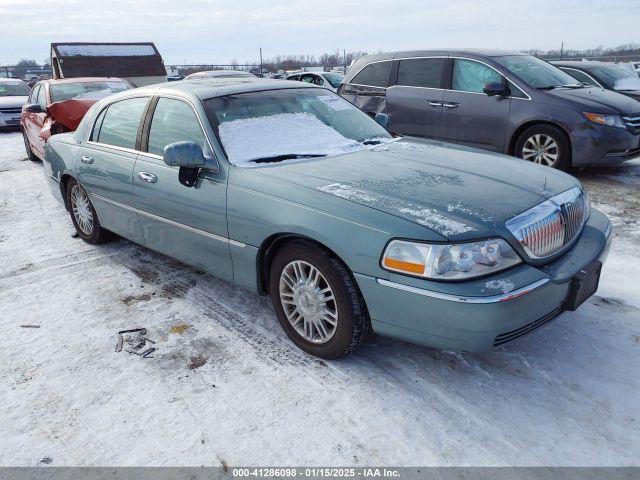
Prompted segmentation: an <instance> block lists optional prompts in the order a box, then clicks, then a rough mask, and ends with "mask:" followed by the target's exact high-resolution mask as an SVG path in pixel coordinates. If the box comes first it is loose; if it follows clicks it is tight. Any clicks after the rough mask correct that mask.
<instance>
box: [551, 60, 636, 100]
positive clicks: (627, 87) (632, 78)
mask: <svg viewBox="0 0 640 480" xmlns="http://www.w3.org/2000/svg"><path fill="white" fill-rule="evenodd" d="M551 63H553V64H554V65H555V66H556V67H558V68H560V69H561V70H563V71H565V72H567V73H568V74H569V75H571V76H572V77H574V78H576V79H577V80H579V81H581V82H583V83H586V84H587V85H593V86H596V87H599V88H604V89H605V90H613V91H614V92H620V93H622V94H623V95H626V96H628V97H631V98H633V99H634V100H640V77H638V74H637V73H636V72H635V71H634V70H627V69H625V68H622V67H619V66H618V65H616V64H615V63H608V62H592V61H584V62H551Z"/></svg>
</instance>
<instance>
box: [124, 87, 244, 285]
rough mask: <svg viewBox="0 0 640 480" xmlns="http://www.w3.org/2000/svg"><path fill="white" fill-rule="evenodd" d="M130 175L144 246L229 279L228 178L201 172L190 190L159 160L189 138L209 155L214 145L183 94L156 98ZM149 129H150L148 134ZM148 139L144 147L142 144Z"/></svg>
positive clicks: (223, 175) (204, 171) (175, 169)
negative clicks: (164, 153) (171, 147)
mask: <svg viewBox="0 0 640 480" xmlns="http://www.w3.org/2000/svg"><path fill="white" fill-rule="evenodd" d="M154 104H155V105H152V108H151V109H150V113H149V118H148V119H147V121H146V125H145V134H144V135H143V145H142V150H144V151H143V152H141V153H140V155H139V157H138V160H137V162H136V165H135V170H134V175H133V198H134V207H135V208H136V210H137V211H138V217H139V219H140V224H141V226H142V231H143V234H144V240H145V244H146V245H147V247H149V248H151V249H153V250H156V251H159V252H162V253H164V254H167V255H169V256H171V257H174V258H177V259H179V260H182V261H183V262H185V263H187V264H189V265H193V266H197V267H199V268H202V269H203V270H204V271H206V272H208V273H212V274H214V275H216V276H218V277H221V278H224V279H226V280H229V281H231V280H233V269H232V265H231V253H230V251H229V240H228V236H229V235H228V230H227V214H226V212H227V181H226V172H225V171H224V169H223V168H221V169H220V171H219V172H217V173H214V172H211V171H206V170H201V171H200V174H199V177H198V180H197V182H196V184H195V186H194V187H193V188H189V187H185V186H184V185H182V184H181V183H180V182H179V180H178V173H179V170H180V169H179V168H178V167H169V166H168V165H166V164H165V163H164V161H163V159H162V155H163V151H164V147H165V146H167V145H169V144H170V143H174V142H180V141H185V140H186V141H192V142H196V143H197V144H199V145H200V147H202V149H203V152H204V154H205V155H207V156H212V155H213V153H212V148H211V145H210V143H209V140H208V138H207V136H206V134H205V132H204V129H203V125H202V124H201V122H200V120H199V117H198V114H197V113H196V110H195V109H194V107H193V106H192V105H191V104H190V103H189V102H188V101H187V100H186V99H181V98H172V97H160V98H158V99H157V101H154ZM147 132H148V133H147ZM145 143H146V145H145Z"/></svg>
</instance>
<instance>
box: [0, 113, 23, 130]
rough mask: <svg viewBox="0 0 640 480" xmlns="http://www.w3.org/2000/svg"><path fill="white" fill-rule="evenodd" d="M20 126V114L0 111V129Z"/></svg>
mask: <svg viewBox="0 0 640 480" xmlns="http://www.w3.org/2000/svg"><path fill="white" fill-rule="evenodd" d="M19 126H20V112H17V113H5V112H1V111H0V128H6V127H13V128H17V127H19Z"/></svg>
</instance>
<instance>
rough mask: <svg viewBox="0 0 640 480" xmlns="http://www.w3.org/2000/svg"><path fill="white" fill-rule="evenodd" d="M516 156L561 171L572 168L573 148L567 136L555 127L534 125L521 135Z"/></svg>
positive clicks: (517, 142) (517, 143)
mask: <svg viewBox="0 0 640 480" xmlns="http://www.w3.org/2000/svg"><path fill="white" fill-rule="evenodd" d="M514 153H515V156H517V157H520V158H522V159H524V160H528V161H530V162H534V163H538V164H540V165H544V166H547V167H552V168H557V169H559V170H568V169H569V167H571V148H570V145H569V141H568V140H567V138H566V136H565V134H564V133H563V132H562V131H561V130H560V129H559V128H557V127H554V126H553V125H533V126H531V127H529V128H527V129H526V130H525V131H524V132H522V133H521V134H520V136H519V137H518V140H517V141H516V145H515V152H514Z"/></svg>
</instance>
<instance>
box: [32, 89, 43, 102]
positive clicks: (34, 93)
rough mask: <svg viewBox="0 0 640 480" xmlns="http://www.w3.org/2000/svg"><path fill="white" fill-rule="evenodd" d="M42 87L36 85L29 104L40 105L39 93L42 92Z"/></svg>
mask: <svg viewBox="0 0 640 480" xmlns="http://www.w3.org/2000/svg"><path fill="white" fill-rule="evenodd" d="M40 88H42V86H41V85H36V86H35V87H33V90H31V95H29V103H38V93H39V92H40Z"/></svg>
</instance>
